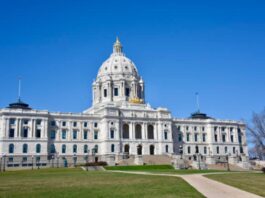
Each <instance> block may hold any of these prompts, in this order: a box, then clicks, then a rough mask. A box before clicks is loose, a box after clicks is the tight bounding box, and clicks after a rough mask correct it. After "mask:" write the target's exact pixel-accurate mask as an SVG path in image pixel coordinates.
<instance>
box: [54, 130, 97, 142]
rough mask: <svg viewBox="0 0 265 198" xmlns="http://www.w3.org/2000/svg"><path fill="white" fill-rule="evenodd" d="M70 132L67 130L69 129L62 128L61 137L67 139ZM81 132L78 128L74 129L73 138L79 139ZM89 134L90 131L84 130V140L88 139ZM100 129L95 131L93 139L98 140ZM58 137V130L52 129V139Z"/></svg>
mask: <svg viewBox="0 0 265 198" xmlns="http://www.w3.org/2000/svg"><path fill="white" fill-rule="evenodd" d="M68 133H69V132H67V130H62V131H61V139H63V140H66V139H67V135H68ZM78 133H80V132H79V131H77V130H73V131H72V139H73V140H77V139H78V136H79V134H78ZM88 134H89V132H88V131H83V139H84V140H87V139H88ZM98 135H99V134H98V131H94V136H93V139H94V140H97V139H98ZM55 138H56V131H51V133H50V139H52V140H54V139H55Z"/></svg>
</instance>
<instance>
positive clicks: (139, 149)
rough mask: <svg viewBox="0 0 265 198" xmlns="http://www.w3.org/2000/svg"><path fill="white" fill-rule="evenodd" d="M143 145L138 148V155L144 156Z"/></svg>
mask: <svg viewBox="0 0 265 198" xmlns="http://www.w3.org/2000/svg"><path fill="white" fill-rule="evenodd" d="M142 148H143V147H142V145H138V146H137V155H142Z"/></svg>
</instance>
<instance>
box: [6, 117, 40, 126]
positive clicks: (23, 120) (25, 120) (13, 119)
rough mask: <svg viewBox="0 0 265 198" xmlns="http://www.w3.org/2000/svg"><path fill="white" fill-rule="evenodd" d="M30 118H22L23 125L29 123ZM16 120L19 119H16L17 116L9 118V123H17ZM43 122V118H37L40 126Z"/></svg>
mask: <svg viewBox="0 0 265 198" xmlns="http://www.w3.org/2000/svg"><path fill="white" fill-rule="evenodd" d="M29 121H30V120H29V119H22V122H21V123H22V125H28V124H29ZM16 122H17V120H16V119H15V118H10V119H9V124H10V125H15V124H16ZM41 123H42V120H40V119H37V120H36V125H37V126H38V125H41Z"/></svg>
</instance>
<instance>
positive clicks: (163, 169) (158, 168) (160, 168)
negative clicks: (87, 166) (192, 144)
mask: <svg viewBox="0 0 265 198" xmlns="http://www.w3.org/2000/svg"><path fill="white" fill-rule="evenodd" d="M105 169H107V170H121V171H145V172H152V173H170V174H179V175H183V174H195V173H212V172H225V171H220V170H196V169H187V170H175V169H174V168H173V167H172V166H171V165H144V166H136V165H135V166H106V167H105Z"/></svg>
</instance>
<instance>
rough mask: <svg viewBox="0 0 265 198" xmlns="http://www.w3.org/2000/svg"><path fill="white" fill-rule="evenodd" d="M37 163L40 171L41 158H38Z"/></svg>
mask: <svg viewBox="0 0 265 198" xmlns="http://www.w3.org/2000/svg"><path fill="white" fill-rule="evenodd" d="M36 163H37V166H38V169H40V156H38V157H37V160H36Z"/></svg>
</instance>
